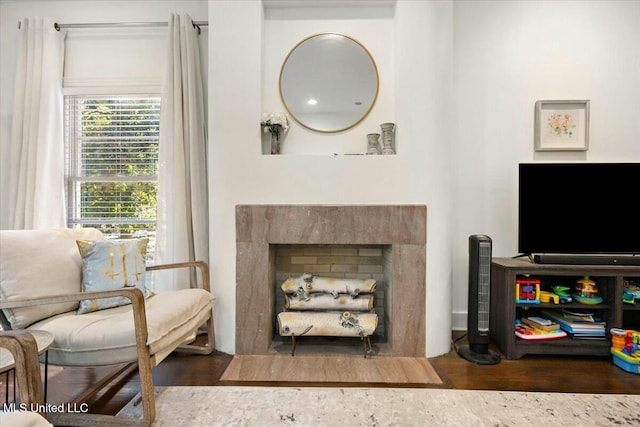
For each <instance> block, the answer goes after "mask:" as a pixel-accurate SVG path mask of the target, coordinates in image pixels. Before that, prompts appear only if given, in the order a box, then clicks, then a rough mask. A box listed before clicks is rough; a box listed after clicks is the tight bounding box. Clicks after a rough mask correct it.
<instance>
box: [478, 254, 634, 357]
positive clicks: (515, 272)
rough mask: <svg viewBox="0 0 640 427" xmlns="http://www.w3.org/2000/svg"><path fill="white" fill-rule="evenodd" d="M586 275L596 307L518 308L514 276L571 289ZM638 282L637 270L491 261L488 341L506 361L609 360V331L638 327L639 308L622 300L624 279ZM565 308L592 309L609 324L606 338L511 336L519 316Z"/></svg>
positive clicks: (557, 305)
mask: <svg viewBox="0 0 640 427" xmlns="http://www.w3.org/2000/svg"><path fill="white" fill-rule="evenodd" d="M584 276H589V277H590V278H591V279H592V280H594V281H595V282H596V285H597V286H598V288H599V291H600V296H601V297H602V298H603V301H602V303H600V304H594V305H590V304H581V303H577V302H571V303H567V304H553V303H540V304H519V303H516V296H515V284H516V279H517V278H533V279H540V280H541V284H542V289H545V288H546V287H548V286H551V285H564V286H571V287H573V285H574V284H575V283H576V281H577V280H579V279H581V278H582V277H584ZM629 279H632V280H640V267H636V266H615V265H559V264H535V263H533V262H531V261H529V260H528V259H514V258H493V259H492V262H491V310H490V319H489V321H490V323H489V328H490V331H491V339H492V341H493V342H494V343H495V344H496V345H498V347H499V348H500V350H501V351H502V353H503V354H504V356H505V357H506V358H507V359H519V358H521V357H522V356H524V355H525V354H554V355H583V356H610V353H609V348H610V346H611V340H610V336H609V330H610V329H611V328H623V329H639V328H640V304H637V303H636V304H635V305H631V304H625V303H623V302H622V292H623V283H624V281H625V280H629ZM548 308H556V309H560V308H568V309H573V310H576V311H578V310H579V311H593V312H595V313H596V314H597V315H598V316H599V317H601V318H602V319H603V320H604V321H606V322H607V326H606V330H607V339H606V340H587V339H572V338H569V337H566V338H562V339H558V340H549V341H524V340H521V339H519V338H517V337H516V336H515V330H514V328H515V321H516V319H517V318H518V319H519V318H520V317H521V316H522V315H536V314H539V313H540V311H541V310H542V309H548Z"/></svg>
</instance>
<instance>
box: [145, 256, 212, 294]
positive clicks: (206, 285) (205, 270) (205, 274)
mask: <svg viewBox="0 0 640 427" xmlns="http://www.w3.org/2000/svg"><path fill="white" fill-rule="evenodd" d="M188 267H194V268H197V269H198V270H200V274H201V275H202V289H204V290H205V291H209V292H211V285H210V279H209V265H208V264H207V263H206V262H204V261H185V262H176V263H172V264H157V265H148V266H147V271H157V270H169V269H175V268H188Z"/></svg>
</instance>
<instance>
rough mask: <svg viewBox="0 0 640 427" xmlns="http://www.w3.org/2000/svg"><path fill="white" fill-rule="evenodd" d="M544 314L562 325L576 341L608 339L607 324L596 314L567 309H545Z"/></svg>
mask: <svg viewBox="0 0 640 427" xmlns="http://www.w3.org/2000/svg"><path fill="white" fill-rule="evenodd" d="M542 314H543V315H544V317H546V318H547V319H549V320H552V321H554V322H556V323H558V324H559V325H560V327H561V328H562V330H563V331H565V332H566V333H567V335H569V337H571V338H574V339H590V340H593V339H602V340H604V339H606V326H607V324H606V322H605V321H603V320H602V319H600V318H599V317H597V316H596V315H595V314H594V313H590V312H580V311H572V310H567V309H562V310H555V309H545V310H542Z"/></svg>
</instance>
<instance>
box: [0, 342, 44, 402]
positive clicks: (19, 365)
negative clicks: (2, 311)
mask: <svg viewBox="0 0 640 427" xmlns="http://www.w3.org/2000/svg"><path fill="white" fill-rule="evenodd" d="M0 347H3V348H6V349H7V350H9V352H10V353H11V355H12V356H13V360H14V363H15V378H16V383H17V384H16V392H17V393H16V394H17V396H18V401H19V402H20V403H23V404H26V405H42V404H43V403H44V397H43V393H42V381H41V379H40V362H39V361H38V344H37V343H36V340H35V338H34V337H33V335H31V334H30V333H29V332H27V331H25V330H17V331H0Z"/></svg>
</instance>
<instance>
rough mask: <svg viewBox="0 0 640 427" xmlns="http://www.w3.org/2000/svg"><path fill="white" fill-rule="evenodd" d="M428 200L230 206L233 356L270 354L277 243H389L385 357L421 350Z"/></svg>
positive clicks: (422, 353)
mask: <svg viewBox="0 0 640 427" xmlns="http://www.w3.org/2000/svg"><path fill="white" fill-rule="evenodd" d="M426 212H427V209H426V206H424V205H238V206H236V354H237V355H266V354H270V348H271V344H272V337H273V333H274V331H273V316H274V311H275V297H276V296H275V286H274V285H273V284H274V282H275V280H276V279H275V274H276V266H275V245H279V244H308V245H315V244H318V245H327V244H336V245H344V244H375V245H389V246H390V247H391V270H392V271H391V274H390V276H391V277H390V278H389V283H388V284H387V297H386V298H387V304H388V306H387V314H388V318H387V325H386V328H387V345H388V348H389V350H388V353H386V354H385V355H386V356H395V357H424V356H425V303H426V300H425V298H426Z"/></svg>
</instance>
